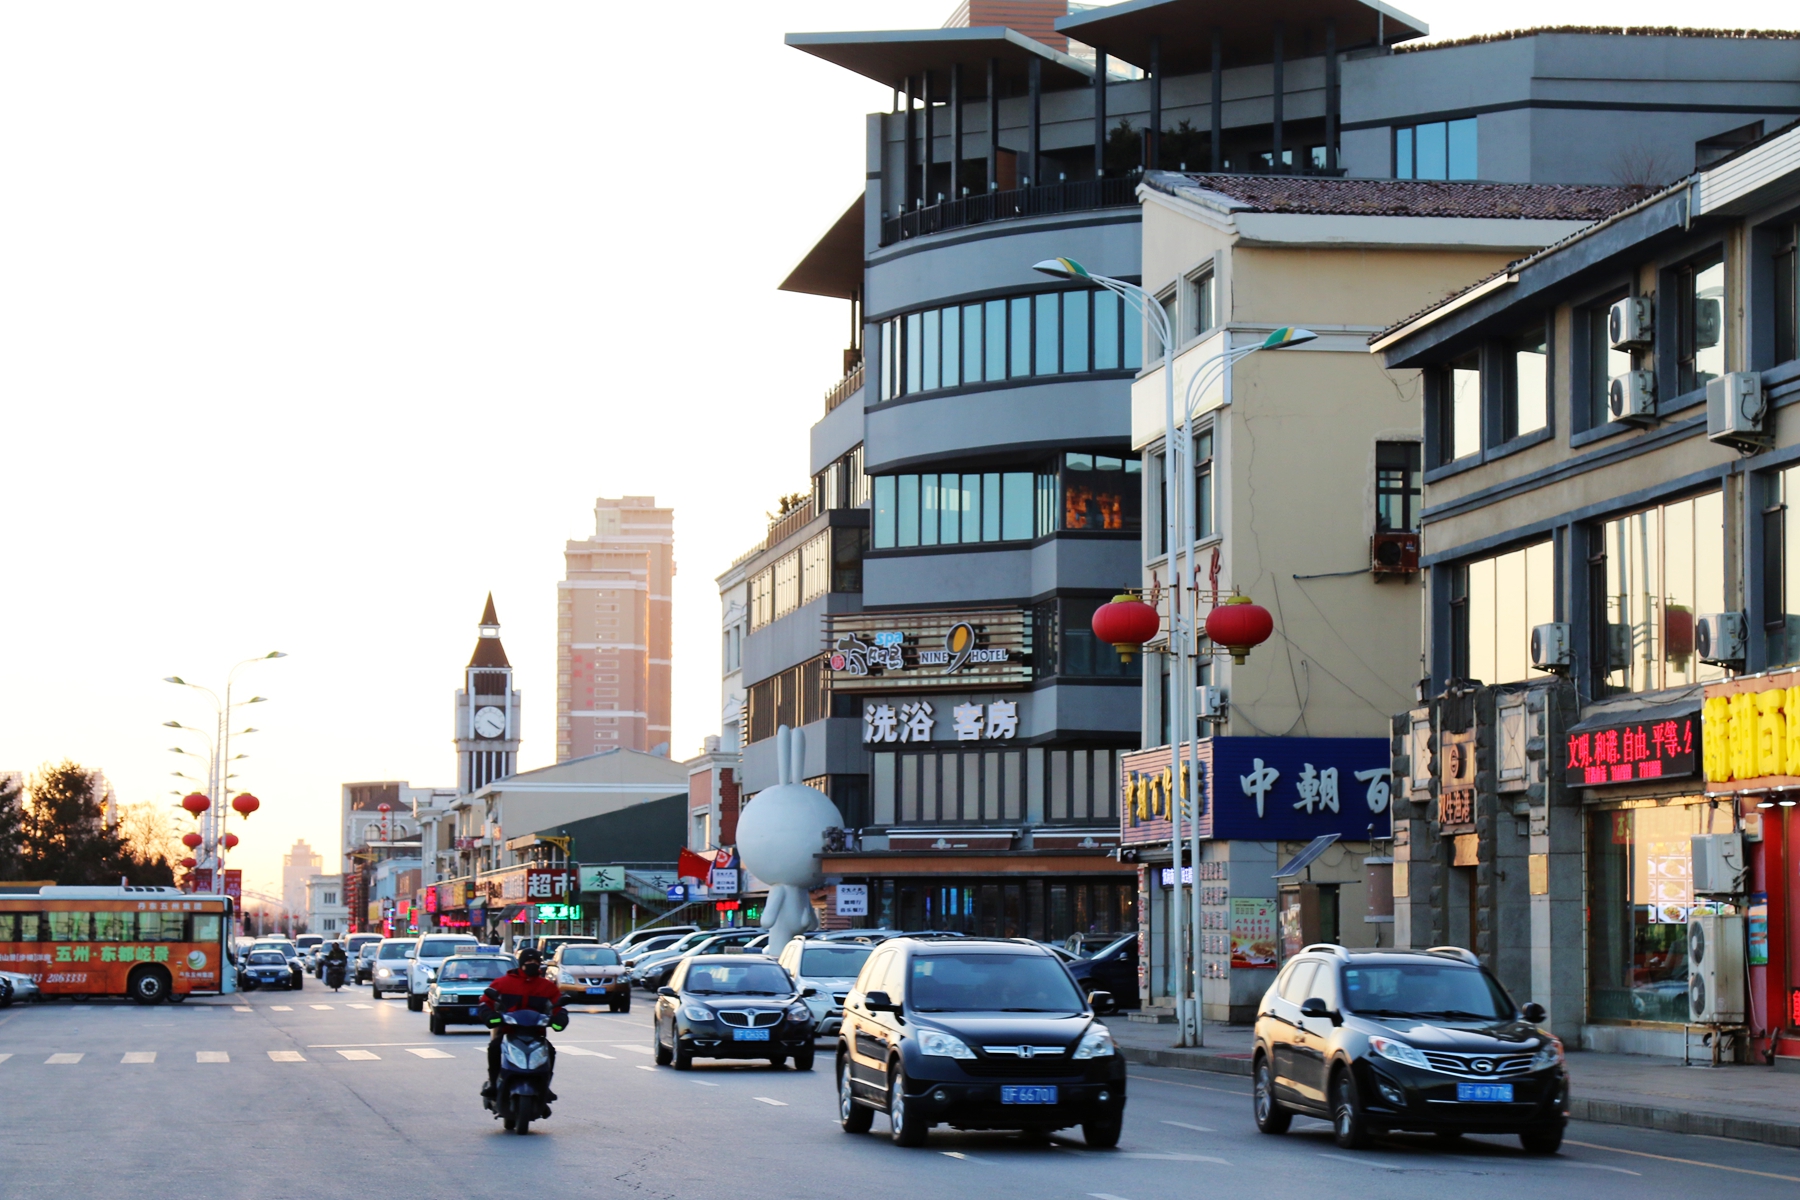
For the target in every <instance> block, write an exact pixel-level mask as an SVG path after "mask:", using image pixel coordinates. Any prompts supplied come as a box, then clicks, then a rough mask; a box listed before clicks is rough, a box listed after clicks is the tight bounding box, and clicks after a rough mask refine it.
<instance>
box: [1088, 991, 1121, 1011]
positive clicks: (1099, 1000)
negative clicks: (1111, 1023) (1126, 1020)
mask: <svg viewBox="0 0 1800 1200" xmlns="http://www.w3.org/2000/svg"><path fill="white" fill-rule="evenodd" d="M1087 1002H1088V1007H1089V1008H1091V1009H1093V1010H1094V1011H1095V1012H1096V1013H1098V1014H1099V1015H1101V1016H1106V1015H1107V1014H1108V1013H1114V1012H1117V1011H1119V1005H1118V1002H1117V1001H1115V1000H1114V999H1113V994H1112V993H1111V992H1089V993H1088V998H1087Z"/></svg>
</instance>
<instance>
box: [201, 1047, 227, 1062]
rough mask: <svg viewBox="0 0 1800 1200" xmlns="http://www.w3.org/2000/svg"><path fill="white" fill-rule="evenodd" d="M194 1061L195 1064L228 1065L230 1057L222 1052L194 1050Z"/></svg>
mask: <svg viewBox="0 0 1800 1200" xmlns="http://www.w3.org/2000/svg"><path fill="white" fill-rule="evenodd" d="M194 1061H195V1062H197V1063H228V1062H230V1061H231V1055H229V1054H227V1053H225V1051H223V1050H196V1051H194Z"/></svg>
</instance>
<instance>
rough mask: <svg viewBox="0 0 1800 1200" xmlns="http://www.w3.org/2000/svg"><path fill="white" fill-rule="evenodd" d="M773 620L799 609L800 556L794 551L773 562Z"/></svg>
mask: <svg viewBox="0 0 1800 1200" xmlns="http://www.w3.org/2000/svg"><path fill="white" fill-rule="evenodd" d="M771 569H772V570H773V571H774V572H775V619H776V620H778V621H779V620H780V619H781V618H782V617H785V616H787V615H788V614H789V613H791V612H793V611H794V610H795V609H796V608H799V607H800V554H799V552H798V551H795V552H793V553H791V554H784V555H782V556H781V557H780V558H778V559H776V560H775V566H774V567H773V568H771Z"/></svg>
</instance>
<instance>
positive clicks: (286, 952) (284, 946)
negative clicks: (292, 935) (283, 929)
mask: <svg viewBox="0 0 1800 1200" xmlns="http://www.w3.org/2000/svg"><path fill="white" fill-rule="evenodd" d="M263 949H265V950H273V951H275V952H276V953H277V954H279V955H281V956H282V957H283V958H292V957H294V956H295V955H296V954H298V953H300V952H299V951H298V950H296V949H294V948H293V947H292V946H290V945H288V943H286V942H265V943H263Z"/></svg>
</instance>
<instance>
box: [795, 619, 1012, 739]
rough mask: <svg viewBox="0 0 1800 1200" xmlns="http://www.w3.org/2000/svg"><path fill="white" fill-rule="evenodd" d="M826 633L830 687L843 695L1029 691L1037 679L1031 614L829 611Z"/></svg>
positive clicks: (826, 620)
mask: <svg viewBox="0 0 1800 1200" xmlns="http://www.w3.org/2000/svg"><path fill="white" fill-rule="evenodd" d="M825 630H826V633H825V636H826V642H827V644H828V646H829V647H830V649H829V657H828V658H827V659H826V666H827V668H828V670H829V672H830V677H831V683H832V686H833V687H834V688H836V689H838V690H841V691H846V692H894V691H902V692H904V691H921V690H933V691H935V690H942V689H943V688H944V687H945V685H946V684H951V685H955V684H960V685H961V686H964V687H980V688H1001V687H1024V686H1025V685H1027V684H1029V683H1030V682H1031V613H1030V612H1029V610H1027V609H1022V608H994V609H979V610H969V609H962V610H956V611H951V612H945V611H941V610H915V611H906V612H884V613H828V614H827V615H826V617H825ZM896 715H897V714H896ZM898 719H899V720H901V721H904V720H905V718H904V717H899V718H898ZM926 737H929V732H928V733H927V735H926ZM865 740H897V739H868V738H865ZM916 740H921V741H923V740H926V739H925V738H918V739H916ZM965 740H974V739H973V738H967V739H965Z"/></svg>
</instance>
